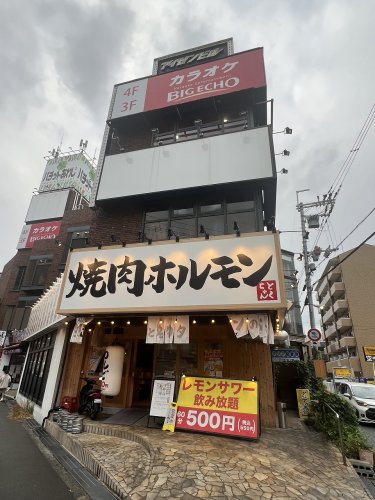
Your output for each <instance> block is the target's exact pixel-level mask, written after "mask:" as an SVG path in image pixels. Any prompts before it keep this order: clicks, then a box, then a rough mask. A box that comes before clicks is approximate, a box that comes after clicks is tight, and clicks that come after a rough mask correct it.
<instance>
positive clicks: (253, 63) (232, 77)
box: [110, 48, 266, 119]
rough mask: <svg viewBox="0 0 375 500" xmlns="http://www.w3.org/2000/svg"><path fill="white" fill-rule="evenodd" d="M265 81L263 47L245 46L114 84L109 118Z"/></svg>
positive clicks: (248, 86) (258, 85) (252, 86)
mask: <svg viewBox="0 0 375 500" xmlns="http://www.w3.org/2000/svg"><path fill="white" fill-rule="evenodd" d="M201 57H203V56H201ZM202 60H203V59H202ZM172 63H173V64H174V65H177V62H176V61H174V62H173V61H172V62H171V64H172ZM265 85H266V77H265V71H264V61H263V49H262V48H259V49H253V50H248V51H245V52H240V53H238V54H234V55H232V56H228V57H224V58H220V59H215V60H213V61H210V62H206V63H203V64H199V65H196V66H190V67H187V68H186V67H181V68H180V69H178V70H177V71H173V72H168V73H166V74H160V75H157V76H151V77H149V78H143V79H140V80H133V81H132V82H126V83H122V84H119V85H116V86H115V93H116V94H115V100H114V104H113V109H112V112H111V114H110V119H115V118H120V117H123V116H130V115H133V114H136V113H141V112H143V111H150V110H153V109H160V108H165V107H168V106H173V105H176V104H183V103H185V102H191V101H196V100H199V99H205V98H207V97H213V96H217V95H222V94H227V93H231V92H239V91H240V90H245V89H250V88H258V87H264V86H265Z"/></svg>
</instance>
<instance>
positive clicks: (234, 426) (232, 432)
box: [176, 377, 259, 438]
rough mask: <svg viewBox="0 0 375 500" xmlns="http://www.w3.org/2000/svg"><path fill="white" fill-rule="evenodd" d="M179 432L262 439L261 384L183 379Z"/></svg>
mask: <svg viewBox="0 0 375 500" xmlns="http://www.w3.org/2000/svg"><path fill="white" fill-rule="evenodd" d="M176 429H185V430H190V431H199V432H208V433H214V434H224V435H229V436H239V437H244V438H258V436H259V428H258V384H257V382H254V381H247V380H233V379H221V378H206V377H183V378H182V380H181V386H180V391H179V394H178V401H177V417H176Z"/></svg>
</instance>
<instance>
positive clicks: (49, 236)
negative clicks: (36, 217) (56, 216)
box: [17, 220, 61, 250]
mask: <svg viewBox="0 0 375 500" xmlns="http://www.w3.org/2000/svg"><path fill="white" fill-rule="evenodd" d="M60 227H61V221H60V220H54V221H50V222H38V223H36V224H26V225H25V226H23V228H22V230H21V235H20V237H19V240H18V244H17V249H18V250H19V249H21V248H32V247H33V245H34V242H35V241H40V240H54V239H56V237H57V236H58V235H59V234H60Z"/></svg>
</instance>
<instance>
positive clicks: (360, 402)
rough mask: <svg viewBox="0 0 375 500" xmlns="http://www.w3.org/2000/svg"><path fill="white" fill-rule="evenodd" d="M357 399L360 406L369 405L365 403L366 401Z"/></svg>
mask: <svg viewBox="0 0 375 500" xmlns="http://www.w3.org/2000/svg"><path fill="white" fill-rule="evenodd" d="M356 401H357V405H359V406H368V404H367V403H365V402H364V401H361V400H360V399H356Z"/></svg>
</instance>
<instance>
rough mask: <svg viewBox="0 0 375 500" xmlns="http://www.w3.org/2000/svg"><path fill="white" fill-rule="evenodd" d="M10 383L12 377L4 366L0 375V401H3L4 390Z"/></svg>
mask: <svg viewBox="0 0 375 500" xmlns="http://www.w3.org/2000/svg"><path fill="white" fill-rule="evenodd" d="M11 383H12V378H11V376H10V375H9V373H8V368H6V367H5V366H4V368H3V373H2V374H1V375H0V401H4V392H5V391H6V390H8V388H9V387H10V384H11Z"/></svg>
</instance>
